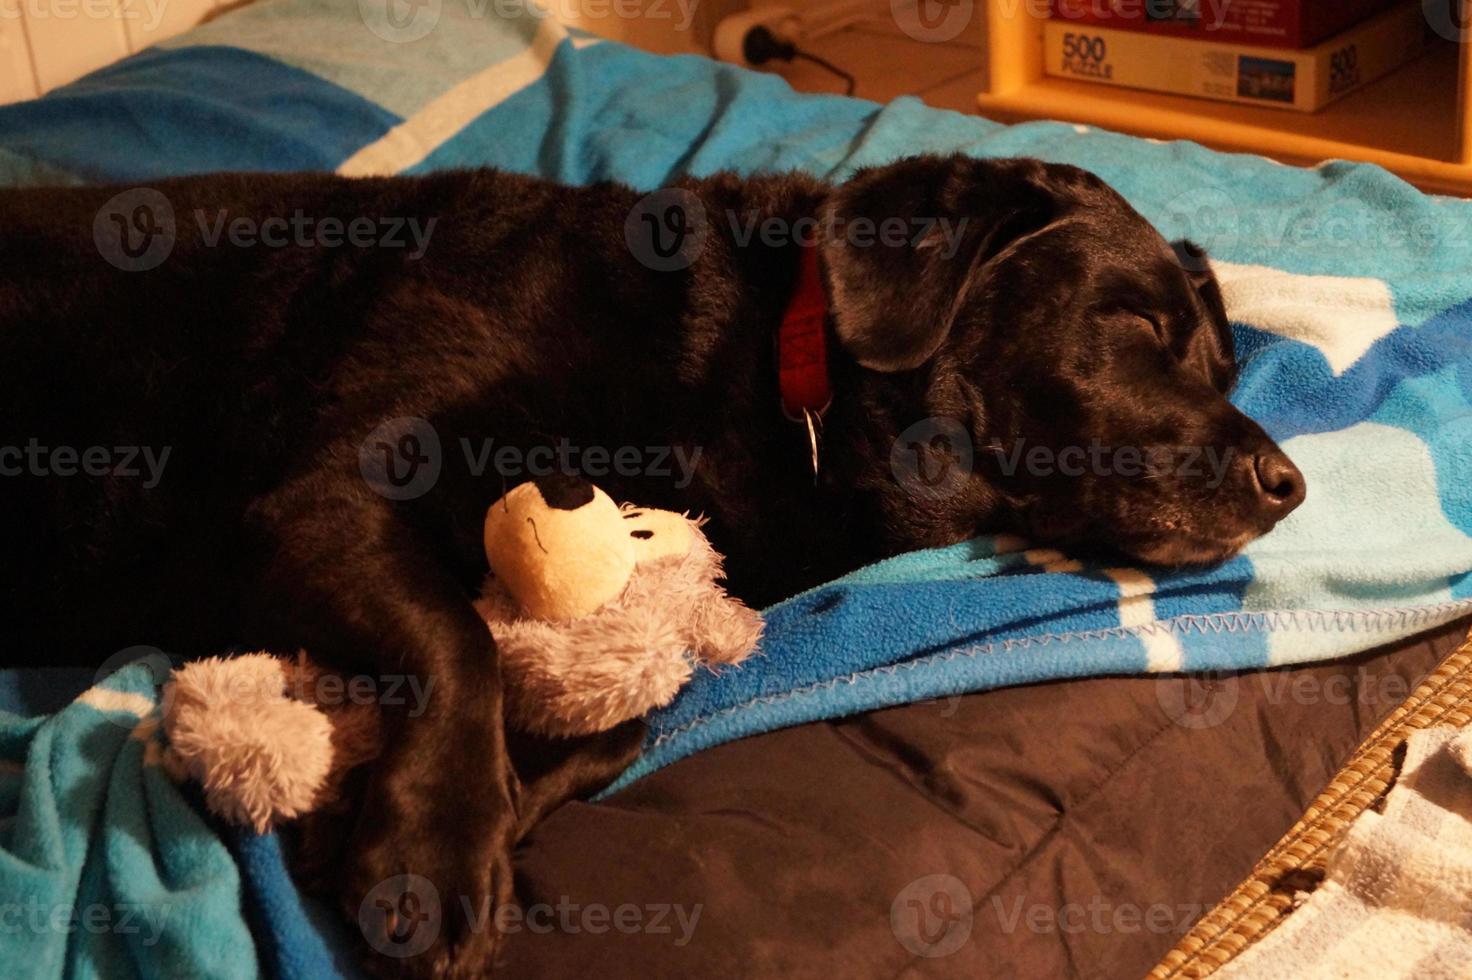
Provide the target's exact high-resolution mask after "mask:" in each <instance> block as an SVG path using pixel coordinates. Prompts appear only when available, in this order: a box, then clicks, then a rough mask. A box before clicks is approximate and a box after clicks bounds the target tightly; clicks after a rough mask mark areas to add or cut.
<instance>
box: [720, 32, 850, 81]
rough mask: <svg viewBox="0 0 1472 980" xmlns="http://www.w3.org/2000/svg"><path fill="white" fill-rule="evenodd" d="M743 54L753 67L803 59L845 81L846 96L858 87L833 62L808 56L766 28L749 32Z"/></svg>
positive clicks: (744, 42)
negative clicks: (771, 62)
mask: <svg viewBox="0 0 1472 980" xmlns="http://www.w3.org/2000/svg"><path fill="white" fill-rule="evenodd" d="M741 53H742V54H743V55H744V56H745V57H746V60H747V61H748V62H750V63H751V64H753V65H763V64H766V63H767V62H768V61H771V60H772V59H774V58H775V59H776V60H778V61H792V60H793V59H795V58H801V59H803V60H804V61H810V62H812V63H813V64H815V65H817V66H818V67H819V68H822V69H823V70H824V71H828V72H832V73H833V74H834V75H837V76H838V77H839V78H841V79H843V81H844V85H845V86H846V88H845V90H844V93H843V94H844V95H853V94H854V89H856V88H857V87H858V82H857V81H856V80H855V79H854V76H852V75H850V74H849V73H848V72H846V71H844V70H843V69H842V68H840V67H838V66H837V65H835V64H834V63H833V62H831V61H827V60H825V59H823V58H819V57H818V56H817V55H815V54H808V53H807V52H806V51H799V50H798V49H797V45H795V44H793V43H791V42H790V41H783V40H782V39H780V38H779V37H777V35H775V34H773V33H772V32H771V31H770V30H768V29H767V28H765V27H753V28H752V29H751V30H750V31H747V33H746V37H745V39H744V40H743V41H742V44H741Z"/></svg>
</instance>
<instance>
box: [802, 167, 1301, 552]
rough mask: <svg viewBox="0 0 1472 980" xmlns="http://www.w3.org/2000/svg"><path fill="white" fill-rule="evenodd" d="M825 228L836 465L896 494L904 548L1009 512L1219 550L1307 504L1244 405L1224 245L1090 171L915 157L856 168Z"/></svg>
mask: <svg viewBox="0 0 1472 980" xmlns="http://www.w3.org/2000/svg"><path fill="white" fill-rule="evenodd" d="M886 221H888V222H889V227H890V228H891V230H892V231H893V234H890V235H887V236H886V235H883V234H879V233H876V230H879V231H882V229H883V228H884V227H886V226H885V222H886ZM819 227H820V229H821V231H820V235H821V238H820V247H821V253H820V255H821V260H822V266H823V268H824V274H825V277H826V282H827V286H828V291H829V296H830V302H831V309H832V314H833V321H834V325H835V331H836V334H837V339H838V343H839V345H840V347H841V348H842V349H843V351H845V352H846V353H847V354H848V355H849V356H848V357H847V358H841V359H840V366H839V367H838V368H837V369H836V372H837V373H836V377H835V381H836V386H837V389H838V390H839V392H840V396H839V401H838V402H836V403H835V406H834V413H833V415H831V416H830V419H829V424H828V426H827V428H828V433H829V440H830V441H829V448H828V450H825V459H826V460H829V461H831V463H832V465H834V466H835V467H836V468H837V469H838V470H839V474H838V478H839V479H841V480H844V481H845V482H847V483H849V484H850V485H857V486H858V487H859V488H860V489H861V491H865V492H866V496H867V499H868V500H869V501H870V502H871V503H872V505H873V506H874V507H876V508H877V509H878V511H879V514H878V517H879V521H878V523H879V525H880V527H881V528H883V532H882V533H884V534H885V535H886V536H888V538H889V540H887V541H885V542H883V544H884V546H885V548H886V549H887V550H899V549H904V548H912V547H917V546H925V545H935V544H943V543H949V542H954V541H958V540H962V539H964V538H966V537H969V536H971V535H973V534H974V533H976V532H977V531H978V530H987V531H994V530H1004V529H1005V530H1012V531H1015V532H1017V533H1019V534H1021V535H1023V536H1024V537H1026V538H1027V539H1029V540H1030V541H1033V542H1037V543H1042V542H1049V543H1056V544H1060V545H1064V546H1087V545H1104V546H1107V547H1109V548H1112V549H1114V550H1117V551H1120V552H1123V553H1124V554H1126V555H1128V556H1130V557H1133V558H1135V559H1139V560H1142V561H1148V562H1158V563H1163V564H1178V563H1184V562H1195V561H1210V560H1215V559H1219V558H1223V557H1226V556H1229V555H1231V554H1233V553H1235V552H1236V551H1237V549H1239V548H1240V547H1241V546H1242V545H1244V544H1246V543H1247V542H1248V541H1250V540H1252V539H1253V538H1255V537H1257V536H1258V535H1261V534H1263V533H1265V532H1267V531H1268V530H1269V529H1271V528H1272V527H1273V525H1274V524H1276V523H1277V522H1278V521H1279V520H1280V519H1282V518H1283V517H1284V516H1285V515H1286V514H1288V513H1289V512H1290V511H1292V510H1293V509H1294V508H1295V507H1297V506H1298V504H1299V503H1300V502H1301V501H1302V500H1303V497H1304V481H1303V477H1302V475H1301V474H1300V473H1299V471H1298V469H1297V468H1296V467H1295V466H1294V465H1293V463H1292V462H1290V461H1289V459H1288V458H1287V456H1285V455H1284V454H1283V452H1282V451H1281V450H1280V449H1279V448H1278V447H1277V446H1276V445H1275V444H1274V443H1273V441H1272V440H1271V439H1270V438H1268V436H1267V435H1266V434H1265V433H1264V432H1263V430H1262V429H1261V428H1260V427H1259V426H1258V425H1257V424H1256V423H1255V422H1253V421H1252V420H1251V419H1249V418H1247V416H1245V415H1243V414H1242V413H1241V412H1240V411H1238V410H1237V409H1236V408H1235V407H1234V406H1233V405H1232V404H1231V403H1230V402H1229V401H1228V400H1227V397H1226V396H1227V393H1228V391H1229V390H1230V389H1231V387H1232V385H1233V383H1234V381H1235V379H1236V364H1235V361H1234V357H1233V351H1232V339H1231V330H1230V326H1229V324H1228V321H1227V318H1226V313H1225V310H1224V308H1223V305H1222V298H1221V292H1220V290H1219V288H1218V286H1217V283H1216V280H1215V277H1214V276H1213V275H1212V273H1211V271H1210V269H1209V267H1208V266H1207V264H1206V261H1205V257H1204V256H1203V255H1202V254H1201V253H1200V252H1199V251H1198V250H1196V249H1195V248H1194V247H1192V246H1191V245H1189V243H1181V244H1179V245H1177V246H1175V247H1173V246H1172V245H1170V244H1169V243H1167V242H1166V241H1165V239H1164V238H1162V237H1161V236H1160V234H1159V233H1158V232H1156V230H1155V229H1154V228H1153V227H1152V226H1151V225H1150V224H1149V223H1148V222H1147V221H1146V220H1145V219H1144V218H1142V217H1141V216H1140V215H1139V214H1138V213H1136V212H1135V210H1134V209H1133V208H1131V207H1130V206H1129V204H1127V203H1126V202H1125V201H1124V199H1123V198H1122V197H1120V196H1119V195H1118V194H1117V193H1115V192H1114V191H1113V190H1111V189H1110V188H1109V187H1108V186H1107V185H1105V184H1104V182H1103V181H1101V180H1099V179H1098V178H1097V177H1095V176H1093V175H1092V174H1089V173H1087V172H1085V171H1083V170H1079V169H1077V168H1074V167H1069V166H1063V165H1053V164H1044V163H1041V162H1038V161H1034V160H1006V161H986V160H973V159H968V158H965V157H959V156H957V157H923V158H914V159H910V160H904V161H900V162H898V163H895V164H892V165H889V166H886V167H882V168H877V169H874V170H869V171H864V172H861V173H860V174H858V175H856V176H855V177H854V178H852V179H851V180H849V181H847V182H846V183H844V184H842V185H841V186H840V187H838V188H837V189H836V190H835V191H834V192H833V193H832V194H831V195H830V196H829V198H828V199H827V201H826V202H825V204H824V211H823V214H822V215H821V216H820V223H819ZM902 228H903V229H904V233H903V234H902V233H901V229H902ZM856 229H857V230H858V231H860V232H866V234H857V233H856V232H855V230H856Z"/></svg>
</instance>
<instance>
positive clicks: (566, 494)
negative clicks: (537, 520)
mask: <svg viewBox="0 0 1472 980" xmlns="http://www.w3.org/2000/svg"><path fill="white" fill-rule="evenodd" d="M532 482H533V483H535V484H536V487H537V492H538V493H540V494H541V495H542V499H543V500H545V501H546V502H547V506H548V507H552V508H554V509H556V510H577V509H578V508H579V507H583V506H586V505H587V504H590V503H592V502H593V484H591V483H589V482H588V481H587V480H584V479H583V478H582V477H580V476H573V475H571V474H569V473H552V474H550V475H548V476H542V477H538V478H537V479H535V480H533V481H532Z"/></svg>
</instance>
